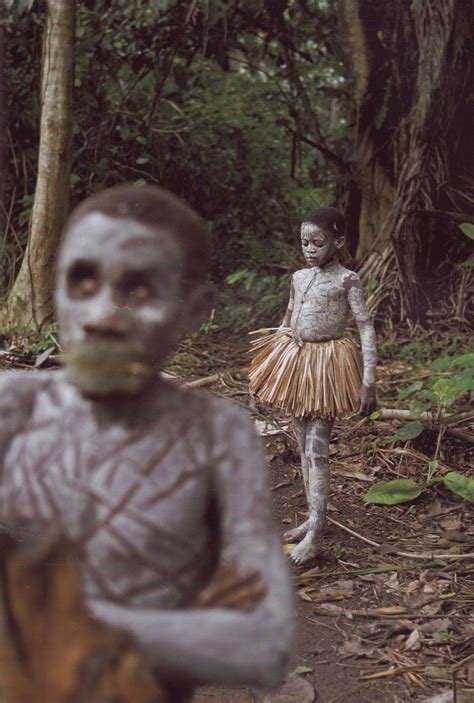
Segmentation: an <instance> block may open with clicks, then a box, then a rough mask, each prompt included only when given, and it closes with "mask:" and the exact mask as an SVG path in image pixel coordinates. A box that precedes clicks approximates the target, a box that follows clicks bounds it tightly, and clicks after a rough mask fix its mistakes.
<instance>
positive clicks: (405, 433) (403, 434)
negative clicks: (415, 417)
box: [395, 422, 424, 441]
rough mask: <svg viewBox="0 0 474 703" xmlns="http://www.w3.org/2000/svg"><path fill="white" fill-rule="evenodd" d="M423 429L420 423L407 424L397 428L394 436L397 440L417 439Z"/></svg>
mask: <svg viewBox="0 0 474 703" xmlns="http://www.w3.org/2000/svg"><path fill="white" fill-rule="evenodd" d="M423 429H424V427H423V425H422V424H421V422H408V423H407V424H406V425H402V426H401V427H399V428H398V430H397V431H396V433H395V434H396V437H397V438H398V439H402V440H403V441H407V440H409V439H415V437H419V436H420V434H421V433H422V432H423Z"/></svg>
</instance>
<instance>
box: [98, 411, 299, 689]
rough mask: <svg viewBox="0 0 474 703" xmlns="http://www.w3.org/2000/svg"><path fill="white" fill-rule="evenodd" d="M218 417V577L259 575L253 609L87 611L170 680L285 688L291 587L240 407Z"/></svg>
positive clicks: (256, 444)
mask: <svg viewBox="0 0 474 703" xmlns="http://www.w3.org/2000/svg"><path fill="white" fill-rule="evenodd" d="M216 410H217V413H216V415H217V417H216V422H215V430H214V431H215V435H214V436H215V442H214V444H215V448H216V452H215V462H214V467H215V470H214V486H213V492H212V495H214V496H215V498H216V500H217V507H218V512H219V515H220V532H221V551H220V559H219V567H218V571H219V570H222V567H223V565H225V564H230V565H233V567H231V570H232V568H235V569H236V570H237V571H238V573H239V574H241V575H242V577H243V578H249V577H250V578H252V574H255V572H259V573H260V577H261V581H262V584H261V585H262V586H263V589H261V590H260V596H259V597H256V598H254V599H252V601H253V602H255V601H259V602H258V605H257V606H256V607H250V608H246V607H245V603H244V604H242V607H241V608H240V610H239V609H236V607H235V605H228V606H227V607H223V605H222V604H221V605H216V606H214V607H212V606H211V607H209V606H208V605H207V607H206V604H202V605H201V607H199V599H198V603H197V604H196V603H195V604H194V606H191V607H188V608H185V609H181V610H169V611H164V610H161V611H160V610H156V609H151V608H148V609H144V608H141V609H138V608H126V607H121V606H118V605H114V604H112V603H105V602H104V601H101V602H94V603H91V604H90V605H91V606H92V610H93V612H94V613H95V614H96V615H97V616H98V617H99V618H101V619H103V620H105V621H106V622H109V623H110V624H114V625H115V626H118V627H123V628H125V629H127V630H129V631H130V632H132V634H134V635H135V636H136V638H137V640H138V642H139V643H140V644H141V646H142V648H143V650H144V652H145V653H146V654H147V657H148V658H149V661H150V663H151V665H152V666H153V667H154V668H156V670H157V671H158V672H159V673H160V674H161V675H163V676H164V677H165V678H167V679H168V680H171V681H176V680H177V681H186V680H187V681H191V682H195V683H210V684H222V685H241V686H263V687H273V686H276V685H278V684H279V683H280V682H281V681H282V679H283V677H284V675H285V673H286V671H287V667H288V662H289V655H290V652H291V645H292V640H293V632H294V612H293V598H292V589H291V582H290V578H289V574H288V570H287V566H286V564H285V560H284V557H283V553H282V550H281V544H280V542H279V540H278V537H277V535H276V532H275V530H274V527H273V525H272V521H271V515H270V500H269V495H270V494H269V492H268V487H267V483H266V477H265V464H264V458H263V455H262V450H261V444H260V441H259V439H258V437H257V436H256V434H255V431H254V430H253V427H252V426H251V423H250V422H249V420H248V418H247V417H245V415H244V414H243V413H242V412H241V411H240V410H239V409H238V408H235V407H231V406H228V405H227V406H224V404H222V406H220V407H217V408H216ZM231 580H233V577H232V575H231ZM237 590H238V589H237ZM217 600H218V601H219V598H218V599H217ZM220 602H221V603H222V599H221V601H220ZM196 605H197V606H198V607H196ZM251 605H252V604H251ZM203 606H204V607H203ZM237 607H238V606H237ZM245 611H246V612H245Z"/></svg>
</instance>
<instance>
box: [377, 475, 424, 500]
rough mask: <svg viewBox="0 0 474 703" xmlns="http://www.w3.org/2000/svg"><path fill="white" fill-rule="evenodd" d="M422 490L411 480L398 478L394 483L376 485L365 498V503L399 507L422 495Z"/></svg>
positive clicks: (387, 482) (386, 482)
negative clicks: (400, 504)
mask: <svg viewBox="0 0 474 703" xmlns="http://www.w3.org/2000/svg"><path fill="white" fill-rule="evenodd" d="M421 490H422V489H421V488H420V487H419V486H418V484H416V483H415V482H414V481H412V480H411V479H409V478H397V479H395V480H394V481H379V482H378V483H375V484H374V485H373V486H372V487H371V488H370V490H369V491H367V493H366V494H365V496H364V503H379V504H381V505H398V504H399V503H407V502H408V501H410V500H414V499H415V498H417V497H418V496H419V495H420V493H421Z"/></svg>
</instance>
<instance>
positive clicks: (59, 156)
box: [7, 0, 75, 329]
mask: <svg viewBox="0 0 474 703" xmlns="http://www.w3.org/2000/svg"><path fill="white" fill-rule="evenodd" d="M47 13H48V14H47V21H46V29H45V35H44V42H43V58H42V80H41V102H42V109H41V128H40V144H39V158H38V176H37V182H36V190H35V198H34V204H33V211H32V215H31V223H30V236H29V240H28V245H27V248H26V251H25V256H24V259H23V262H22V265H21V268H20V271H19V274H18V277H17V279H16V281H15V284H14V286H13V288H12V290H11V292H10V295H9V298H8V302H7V320H8V322H9V323H10V325H12V326H15V327H27V328H29V327H32V326H33V327H35V328H36V329H40V328H41V326H42V325H43V324H44V323H45V321H47V320H48V319H49V318H50V316H51V314H52V278H53V275H52V274H53V262H54V256H55V253H56V248H57V244H58V240H59V236H60V233H61V229H62V226H63V224H64V221H65V218H66V215H67V211H68V205H69V181H70V173H71V141H72V85H73V58H74V17H75V2H74V0H48V2H47Z"/></svg>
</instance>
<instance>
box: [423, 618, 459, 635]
mask: <svg viewBox="0 0 474 703" xmlns="http://www.w3.org/2000/svg"><path fill="white" fill-rule="evenodd" d="M418 629H419V630H420V632H422V633H423V634H424V635H434V634H435V632H437V631H438V630H449V629H451V620H450V619H449V618H436V619H435V620H428V622H424V623H423V625H419V626H418Z"/></svg>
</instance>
